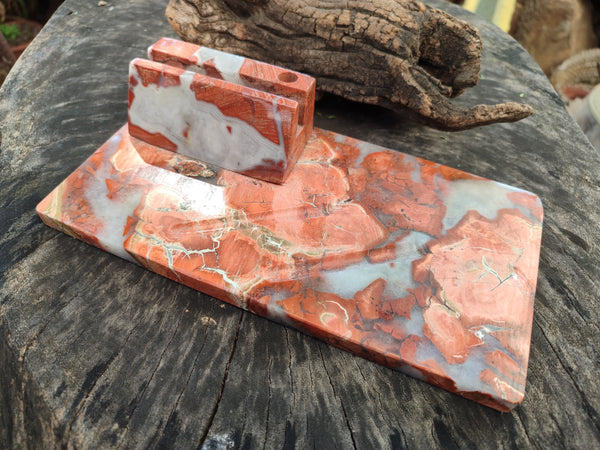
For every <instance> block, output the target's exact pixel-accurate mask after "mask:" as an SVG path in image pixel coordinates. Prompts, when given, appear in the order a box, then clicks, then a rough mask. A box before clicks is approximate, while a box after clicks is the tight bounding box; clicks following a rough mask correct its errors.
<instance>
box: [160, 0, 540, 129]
mask: <svg viewBox="0 0 600 450" xmlns="http://www.w3.org/2000/svg"><path fill="white" fill-rule="evenodd" d="M167 18H168V19H169V22H170V24H171V26H172V27H173V29H174V30H175V31H176V32H177V34H178V35H180V36H181V37H182V38H183V39H184V40H187V41H189V42H193V43H196V44H200V45H206V46H208V47H213V48H216V49H218V50H223V51H227V52H230V53H234V54H241V55H244V56H248V57H251V58H254V59H258V60H260V61H266V62H269V63H272V64H276V65H280V66H284V67H288V68H291V69H294V70H297V71H299V72H304V73H307V74H309V75H312V76H314V77H315V78H317V87H318V89H320V90H321V91H324V92H329V93H333V94H336V95H340V96H342V97H345V98H347V99H350V100H355V101H359V102H363V103H369V104H374V105H381V106H384V107H387V108H390V109H394V110H407V111H408V112H409V113H410V114H411V116H412V117H413V118H415V119H417V120H420V121H422V122H425V123H427V124H429V125H431V126H434V127H436V128H440V129H451V130H460V129H467V128H472V127H476V126H480V125H486V124H490V123H495V122H513V121H516V120H520V119H522V118H524V117H527V116H529V115H530V114H531V113H532V112H533V110H532V108H531V107H529V106H527V105H524V104H521V103H515V102H510V103H505V104H500V105H477V106H473V107H471V108H467V109H466V108H460V107H458V106H456V105H455V104H453V103H452V102H451V101H450V100H449V98H450V97H455V96H457V95H459V94H460V93H462V92H463V91H464V90H465V89H466V88H469V87H472V86H474V85H476V84H477V82H478V80H479V68H480V64H481V48H482V44H481V39H480V37H479V34H478V32H477V30H476V29H475V28H474V27H473V26H471V25H469V24H468V23H467V22H464V21H462V20H459V19H457V18H455V17H453V16H451V15H449V14H447V13H445V12H443V11H440V10H438V9H434V8H431V7H428V6H425V5H423V4H422V3H419V2H417V1H414V0H397V1H390V0H378V1H375V2H361V1H347V2H344V3H343V4H341V5H340V4H339V3H332V2H326V1H318V0H310V1H295V0H294V1H289V0H255V1H250V2H248V1H243V0H228V1H225V0H171V1H170V3H169V6H168V8H167Z"/></svg>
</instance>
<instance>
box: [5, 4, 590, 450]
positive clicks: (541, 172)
mask: <svg viewBox="0 0 600 450" xmlns="http://www.w3.org/2000/svg"><path fill="white" fill-rule="evenodd" d="M110 3H111V4H112V5H113V6H114V9H113V10H110V8H109V7H98V6H97V2H90V1H88V0H66V1H65V3H64V4H63V5H62V6H61V8H60V9H59V10H58V11H57V12H56V14H55V15H54V17H53V18H52V19H51V21H50V22H49V23H48V25H47V26H46V28H45V29H44V30H43V31H42V33H41V34H40V35H39V36H38V37H37V38H36V40H35V41H34V42H33V43H32V44H31V46H30V47H29V48H28V50H27V51H26V52H25V53H24V54H23V56H22V57H21V58H20V59H19V61H18V62H17V63H16V65H15V67H14V68H13V71H12V72H11V74H10V75H9V77H8V78H7V80H6V83H5V84H4V86H3V87H2V89H1V90H0V122H1V126H0V132H1V133H2V142H1V144H0V145H1V149H0V192H1V193H2V195H0V274H1V275H0V443H1V445H0V446H2V447H7V448H23V447H27V446H29V447H31V448H39V447H44V448H114V447H117V446H120V447H123V448H132V447H149V448H160V447H178V448H193V447H197V446H200V447H202V446H204V447H205V448H218V446H219V445H220V446H221V447H222V448H223V447H227V446H230V447H234V448H257V447H258V448H261V447H264V448H285V447H286V446H287V447H288V448H291V447H294V446H295V447H297V448H307V447H316V448H353V447H355V448H361V449H362V448H382V449H386V448H402V447H412V448H440V447H453V446H456V447H478V448H498V447H511V448H512V447H515V448H531V447H534V448H556V447H563V446H569V447H573V448H594V447H598V446H600V429H599V428H600V427H599V424H600V417H599V411H600V386H599V384H598V378H599V367H600V333H599V332H598V323H599V322H600V307H599V304H598V292H600V247H599V246H598V244H597V242H598V237H599V236H600V225H599V224H600V210H599V209H598V205H599V204H600V189H599V186H600V172H599V171H598V170H597V168H598V167H600V155H599V154H598V152H597V151H596V150H595V149H594V148H592V147H591V146H590V145H589V143H588V141H587V139H586V138H585V136H584V135H583V134H582V133H581V131H579V129H578V128H577V126H576V125H575V123H574V122H573V121H572V119H571V118H570V117H569V116H568V114H567V113H566V111H565V110H564V108H563V107H562V105H561V104H560V100H559V99H558V97H557V95H556V93H555V92H554V91H553V89H552V86H551V85H550V83H549V82H548V80H547V79H546V77H545V76H544V74H543V73H542V72H541V71H540V70H539V67H538V66H537V64H535V62H534V61H533V60H532V59H531V57H530V56H529V55H528V54H527V53H526V52H525V51H524V50H523V49H522V48H521V47H520V46H519V45H518V44H516V43H515V42H514V40H512V39H510V38H508V37H506V34H505V33H502V32H500V31H499V30H498V29H497V28H496V27H494V26H491V25H487V24H486V23H485V22H484V21H483V20H481V19H479V18H477V17H475V16H474V15H472V14H469V13H467V12H464V11H461V10H460V9H459V8H457V7H456V6H454V5H452V4H450V3H445V2H442V1H440V0H427V3H428V4H430V5H432V6H435V7H437V8H440V7H443V8H447V10H448V11H450V12H451V13H452V14H453V15H456V16H458V17H460V18H463V19H465V20H468V21H469V22H471V23H473V25H474V26H476V27H477V28H478V29H479V30H480V33H481V36H482V40H483V43H484V49H483V52H482V63H481V67H482V68H481V73H482V75H483V76H484V78H482V79H481V80H480V82H479V84H478V86H476V87H474V88H472V89H469V96H467V95H462V96H460V97H457V98H455V99H454V100H453V101H455V102H457V104H458V105H460V106H461V107H464V108H469V107H470V106H471V104H475V103H481V102H483V101H490V102H491V103H500V102H504V101H507V100H511V99H519V98H520V95H521V94H523V96H524V99H525V100H526V101H527V102H528V103H530V104H531V105H532V106H533V107H534V108H535V109H536V111H537V112H538V113H536V114H535V115H533V116H531V117H529V118H527V119H525V120H522V121H520V122H517V123H513V124H494V125H490V126H487V127H482V128H476V129H472V130H468V131H463V132H459V133H451V134H450V133H442V132H440V131H437V130H434V129H431V128H428V127H424V126H421V125H419V124H414V123H407V122H406V121H404V120H402V119H401V118H400V117H399V116H398V115H397V114H395V113H392V112H389V111H386V110H383V109H382V108H378V107H374V106H369V105H359V104H355V103H351V102H347V101H344V100H339V99H332V98H331V97H325V98H324V99H323V100H322V101H320V102H319V103H317V115H316V120H317V123H316V125H317V126H319V127H322V128H326V129H331V130H334V131H337V132H340V133H343V134H347V135H350V136H353V137H357V138H359V139H362V140H365V141H368V142H373V143H376V144H379V145H383V146H386V147H388V148H393V149H398V150H401V151H404V152H407V153H410V154H413V155H415V156H419V157H425V158H427V159H430V160H432V161H436V162H439V163H442V164H446V165H449V166H453V167H457V168H459V169H462V170H466V171H469V172H471V173H475V174H478V175H482V176H485V177H488V178H492V179H495V180H498V181H501V182H504V183H507V184H511V185H515V186H518V187H522V188H524V189H528V190H531V191H533V192H535V193H537V194H539V195H540V197H541V199H542V202H543V204H544V208H545V220H544V231H543V240H542V253H541V261H540V274H539V279H538V288H537V295H536V301H535V318H534V325H533V336H532V347H531V357H530V364H529V373H528V377H527V388H526V395H525V400H524V402H523V403H522V404H521V405H520V406H519V407H517V408H516V409H514V410H513V411H512V412H511V413H507V414H502V413H499V412H497V411H495V410H492V409H490V408H486V407H484V406H481V405H479V404H477V403H475V402H472V401H469V400H466V399H463V398H461V397H458V396H456V395H453V394H450V393H448V392H446V391H443V390H441V389H438V388H434V387H432V386H430V385H428V384H426V383H423V382H420V381H418V380H415V379H413V378H410V377H408V376H406V375H403V374H401V373H397V372H393V371H391V370H388V369H385V368H383V367H382V366H379V365H377V364H374V363H371V362H368V361H366V360H364V359H362V358H359V357H355V356H352V355H351V354H349V353H346V352H344V351H341V350H337V349H335V348H333V347H331V346H329V345H327V344H325V343H323V342H320V341H317V340H315V339H311V338H308V337H306V336H304V335H302V334H300V333H298V332H295V331H293V330H290V329H287V328H285V327H283V326H281V325H277V324H275V323H271V322H269V321H268V320H265V319H262V318H260V317H256V316H254V315H252V314H249V313H244V312H242V311H241V310H239V309H237V308H235V307H232V306H229V305H223V307H222V303H221V302H219V301H216V300H214V299H212V298H210V297H208V296H206V295H203V294H200V293H198V292H195V291H192V290H191V289H188V288H185V287H183V286H180V285H178V284H176V283H174V282H172V281H169V280H167V279H165V278H163V277H160V276H158V275H155V274H153V273H150V272H148V271H147V270H145V269H142V268H141V267H138V266H136V265H133V264H131V263H128V262H126V261H123V260H120V259H119V258H116V257H114V256H112V255H110V254H108V253H105V252H103V251H101V250H98V249H96V248H93V247H90V246H88V245H85V244H83V243H81V242H79V241H77V240H75V239H72V238H70V237H68V236H66V235H64V234H62V233H59V232H57V231H56V230H53V229H50V228H48V227H46V226H45V225H43V224H42V222H41V220H40V219H39V217H38V216H37V215H36V213H35V210H34V208H35V205H36V204H37V203H38V202H39V201H40V200H41V199H42V198H43V197H45V196H46V195H47V194H48V193H49V192H50V191H51V190H52V189H53V188H54V187H56V186H57V185H58V183H60V182H61V181H62V180H63V179H64V178H65V177H67V176H68V175H69V174H70V173H71V172H72V171H73V170H74V169H75V168H76V167H78V166H79V165H80V164H81V163H82V162H83V161H84V160H85V159H86V158H88V156H89V155H91V154H92V152H94V151H95V150H96V149H97V148H98V147H99V146H100V145H101V144H102V143H104V142H105V141H106V140H107V139H108V138H109V137H110V136H111V135H112V134H113V133H114V132H115V131H116V130H117V129H118V128H119V127H121V126H122V125H123V124H124V123H125V121H126V120H127V92H128V91H127V81H128V64H129V61H130V60H131V59H133V58H135V57H140V56H142V57H143V56H144V55H145V52H146V49H147V47H148V46H149V45H150V44H152V43H153V42H155V41H156V40H158V39H159V38H160V37H162V36H163V35H169V34H170V33H172V31H171V28H170V27H169V25H168V23H167V21H166V20H165V19H164V15H163V13H164V8H165V2H164V0H144V1H141V0H129V1H125V0H123V1H119V2H110ZM171 37H175V35H174V34H171ZM469 102H471V103H469Z"/></svg>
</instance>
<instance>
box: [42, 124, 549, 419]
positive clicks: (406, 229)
mask: <svg viewBox="0 0 600 450" xmlns="http://www.w3.org/2000/svg"><path fill="white" fill-rule="evenodd" d="M148 162H151V163H152V164H149V163H148ZM190 164H191V166H190V165H189V164H188V165H186V164H185V159H184V158H183V157H182V156H181V155H177V154H174V153H172V152H171V151H167V150H164V149H161V148H158V147H155V146H153V145H151V144H149V143H147V142H144V141H141V140H138V139H135V138H132V137H131V136H130V135H129V132H128V128H127V126H125V127H124V128H122V129H121V130H120V131H119V132H118V133H117V134H115V135H114V136H113V137H112V138H111V139H110V140H109V141H108V142H107V143H105V144H104V145H103V146H102V147H101V148H100V149H99V150H98V151H96V153H94V154H93V155H92V156H91V157H90V158H89V159H88V160H87V161H86V162H85V163H84V164H83V165H82V166H81V167H80V168H79V169H77V170H76V171H75V172H74V173H73V174H72V175H70V176H69V177H68V178H67V179H66V180H65V181H64V182H63V183H62V184H61V185H60V186H58V187H57V188H56V189H55V190H54V191H53V192H52V193H51V194H50V195H49V196H48V197H47V198H45V199H44V200H43V201H42V202H41V203H40V204H39V205H38V213H39V214H40V216H41V217H42V219H43V220H44V222H45V223H47V224H48V225H50V226H53V227H55V228H58V229H60V230H61V231H64V232H66V233H68V234H70V235H72V236H74V237H77V238H79V239H82V240H83V241H85V242H87V243H89V244H92V245H95V246H98V247H100V248H103V249H105V250H107V251H110V252H112V253H114V254H116V255H118V256H121V257H123V258H126V259H128V260H130V261H135V262H137V263H139V264H141V265H142V266H144V267H147V268H148V269H150V270H153V271H155V272H157V273H159V274H161V275H164V276H166V277H168V278H171V279H173V280H175V281H177V282H180V283H183V284H185V285H188V286H190V287H192V288H195V289H198V290H200V291H202V292H205V293H207V294H210V295H212V296H214V297H217V298H219V299H222V300H224V301H226V302H229V303H233V304H235V305H237V306H239V307H241V308H244V309H247V310H250V311H252V312H254V313H257V314H259V315H262V316H265V317H268V318H270V319H273V320H275V321H278V322H280V323H284V324H286V325H288V326H292V327H295V328H297V329H299V330H302V331H304V332H306V333H308V334H310V335H313V336H316V337H318V338H320V339H323V340H325V341H327V342H330V343H332V344H334V345H336V346H338V347H340V348H343V349H346V350H348V351H351V352H353V353H356V354H358V355H361V356H363V357H366V358H368V359H371V360H373V361H376V362H378V363H381V364H383V365H385V366H387V367H391V368H393V369H397V370H401V371H404V372H406V373H408V374H410V375H412V376H416V377H418V378H421V379H424V380H426V381H428V382H430V383H432V384H434V385H437V386H440V387H443V388H444V389H447V390H450V391H452V392H455V393H457V394H460V395H463V396H465V397H467V398H471V399H473V400H476V401H478V402H481V403H483V404H485V405H487V406H491V407H493V408H496V409H499V410H502V411H507V410H510V409H511V408H512V407H514V406H515V405H516V404H518V403H519V402H520V401H521V400H522V399H523V395H524V390H525V378H526V371H527V363H528V357H529V346H530V336H531V328H532V319H533V301H534V294H535V286H536V279H537V265H538V257H539V249H540V239H541V230H542V207H541V204H540V201H539V199H538V198H537V197H536V196H535V195H533V194H531V193H528V192H524V191H521V190H518V189H515V188H511V187H508V186H505V185H501V184H498V183H495V182H493V181H489V180H485V179H482V178H479V177H475V176H472V175H469V174H466V173H464V172H460V171H457V170H454V169H450V168H448V167H444V166H440V165H436V164H433V163H430V162H428V161H424V160H421V159H418V158H415V157H412V156H409V155H406V154H402V153H399V152H395V151H391V150H386V149H383V148H381V147H377V146H375V145H371V144H367V143H364V142H361V141H358V140H355V139H351V138H348V137H345V136H341V135H338V134H335V133H331V132H327V131H323V130H319V129H315V130H314V131H313V133H312V135H311V136H310V137H309V138H308V142H307V145H306V147H305V149H304V152H303V153H302V155H301V156H300V157H299V160H298V161H297V163H296V164H295V166H294V168H293V170H292V171H291V173H290V174H289V178H288V180H287V181H286V183H285V184H283V185H277V184H272V183H268V182H263V181H260V180H256V179H253V178H248V177H246V176H243V175H241V174H238V173H235V172H231V171H227V170H217V171H211V170H209V169H208V168H207V167H205V166H203V167H202V170H198V171H196V172H194V171H192V172H189V173H188V175H189V174H191V175H200V176H197V177H196V178H193V177H189V176H185V175H182V174H180V173H178V172H181V167H187V168H189V167H196V166H197V163H196V162H194V161H190ZM194 164H196V166H194ZM207 174H208V175H207ZM206 177H208V178H206Z"/></svg>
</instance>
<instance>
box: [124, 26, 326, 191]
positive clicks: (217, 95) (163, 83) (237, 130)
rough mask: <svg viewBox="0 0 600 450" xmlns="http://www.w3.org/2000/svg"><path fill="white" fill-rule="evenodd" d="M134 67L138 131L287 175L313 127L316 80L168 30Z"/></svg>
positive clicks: (226, 161) (257, 173) (200, 153)
mask: <svg viewBox="0 0 600 450" xmlns="http://www.w3.org/2000/svg"><path fill="white" fill-rule="evenodd" d="M148 56H149V57H150V58H151V59H152V60H153V61H147V60H142V59H136V60H134V61H132V63H131V65H130V72H129V130H130V132H131V135H132V136H134V137H137V138H140V139H143V140H145V141H147V142H150V143H152V144H154V145H157V146H160V147H162V148H166V149H168V150H171V151H173V152H176V153H179V154H182V155H184V156H187V157H191V158H196V159H202V160H203V161H206V162H209V163H212V164H216V165H218V166H220V167H223V168H226V169H229V170H233V171H236V172H239V173H242V174H245V175H249V176H252V177H256V178H260V179H262V180H267V181H271V182H275V183H282V182H283V181H284V180H285V178H286V177H287V176H288V175H289V173H290V171H291V169H292V167H293V165H294V163H295V162H296V160H297V159H298V157H299V156H300V153H302V149H303V148H304V145H305V144H306V139H307V138H308V136H309V135H310V133H311V131H312V121H313V111H314V97H315V80H314V79H313V78H312V77H309V76H307V75H303V74H300V73H297V72H293V71H289V70H286V69H283V68H279V67H276V66H272V65H270V64H265V63H262V62H258V61H254V60H251V59H248V58H243V57H241V56H237V55H232V54H228V53H223V52H219V51H216V50H213V49H210V48H206V47H199V46H197V45H193V44H189V43H185V42H182V41H178V40H175V39H167V38H163V39H161V40H160V41H158V42H157V43H156V44H154V45H153V46H151V47H150V49H149V50H148Z"/></svg>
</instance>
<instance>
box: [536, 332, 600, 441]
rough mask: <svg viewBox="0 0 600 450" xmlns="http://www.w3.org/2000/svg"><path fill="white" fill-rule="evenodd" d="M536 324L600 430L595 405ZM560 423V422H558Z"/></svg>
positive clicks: (599, 421)
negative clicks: (589, 400) (590, 401)
mask: <svg viewBox="0 0 600 450" xmlns="http://www.w3.org/2000/svg"><path fill="white" fill-rule="evenodd" d="M534 324H535V326H536V327H537V328H539V330H540V331H541V332H542V335H543V336H544V339H546V342H548V345H549V346H550V348H551V349H552V352H553V353H554V354H555V355H556V359H558V362H559V363H560V365H561V367H562V368H563V370H564V372H565V373H566V374H567V376H568V377H569V379H570V380H571V382H572V385H573V387H574V388H575V390H576V391H577V394H578V395H579V397H580V398H581V402H582V403H583V406H584V408H585V409H586V411H587V413H588V416H589V418H590V419H591V421H592V424H593V426H594V428H595V429H596V430H597V431H599V432H600V418H599V417H598V412H597V411H596V410H595V409H594V407H593V406H592V405H591V404H590V403H589V402H588V400H587V398H586V395H585V394H584V393H583V392H582V390H581V388H580V387H579V385H578V383H577V382H576V381H575V378H573V375H572V373H571V372H572V371H570V370H569V369H568V368H567V366H565V363H564V362H563V360H562V358H561V357H560V354H559V353H558V352H557V350H556V349H555V348H554V345H552V342H551V341H550V339H549V338H548V336H546V333H545V332H544V329H543V328H542V327H540V326H539V325H538V324H537V323H535V322H534ZM557 425H558V422H557ZM556 428H557V429H560V427H559V426H557V427H556Z"/></svg>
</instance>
